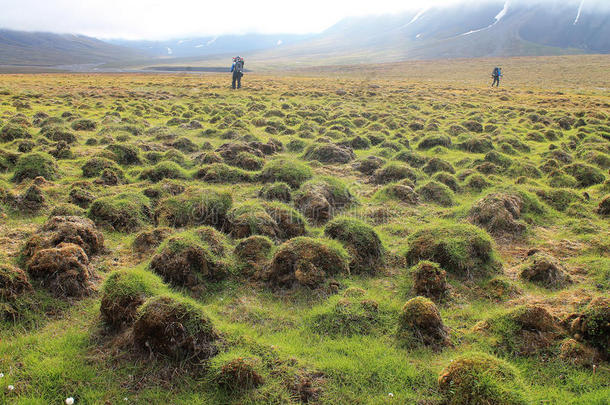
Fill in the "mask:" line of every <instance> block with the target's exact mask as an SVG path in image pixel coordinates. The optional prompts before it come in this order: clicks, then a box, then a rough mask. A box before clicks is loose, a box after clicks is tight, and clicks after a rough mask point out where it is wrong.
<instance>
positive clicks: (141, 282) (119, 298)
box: [100, 269, 166, 329]
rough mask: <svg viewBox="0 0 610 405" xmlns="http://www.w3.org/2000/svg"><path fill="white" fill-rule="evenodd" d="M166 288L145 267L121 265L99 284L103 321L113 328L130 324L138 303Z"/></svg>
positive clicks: (133, 318)
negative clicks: (101, 284) (131, 267)
mask: <svg viewBox="0 0 610 405" xmlns="http://www.w3.org/2000/svg"><path fill="white" fill-rule="evenodd" d="M165 289H166V287H165V285H164V284H163V282H162V281H161V279H160V278H158V277H157V276H156V275H154V274H152V273H150V272H148V271H146V270H142V269H124V270H118V271H114V272H112V273H110V275H109V276H108V278H106V281H105V282H104V285H103V287H102V301H101V304H100V312H101V315H102V321H104V323H105V324H106V325H108V326H110V327H112V328H115V329H119V328H121V327H123V326H129V325H131V324H133V321H134V320H135V318H136V314H137V311H138V308H139V307H140V305H142V304H143V303H144V301H145V300H146V299H147V298H149V297H152V296H154V295H157V294H159V293H161V292H163V291H164V290H165Z"/></svg>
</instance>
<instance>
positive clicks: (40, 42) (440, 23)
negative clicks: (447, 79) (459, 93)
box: [0, 0, 610, 68]
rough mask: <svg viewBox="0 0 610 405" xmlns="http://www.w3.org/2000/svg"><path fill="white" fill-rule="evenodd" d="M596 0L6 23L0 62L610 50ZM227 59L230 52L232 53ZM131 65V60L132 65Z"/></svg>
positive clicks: (322, 59) (327, 59) (360, 58)
mask: <svg viewBox="0 0 610 405" xmlns="http://www.w3.org/2000/svg"><path fill="white" fill-rule="evenodd" d="M602 4H604V3H602V2H598V3H591V2H590V1H589V0H585V1H581V0H557V1H555V2H552V1H551V0H537V1H527V0H478V1H472V0H463V1H462V2H460V3H454V4H453V5H449V6H434V7H427V8H424V9H421V10H413V11H408V12H403V13H398V14H389V15H373V16H364V17H351V18H346V19H344V20H342V21H340V22H338V23H337V24H335V25H334V26H332V27H330V28H329V29H327V30H325V31H324V32H322V33H319V34H312V35H294V34H273V35H263V34H251V35H222V36H218V37H212V36H207V37H193V38H181V39H173V40H166V41H128V40H109V41H101V40H98V39H94V38H89V37H86V36H82V35H60V34H48V33H27V32H19V31H9V30H0V65H2V64H13V65H34V66H52V65H68V64H91V63H113V64H114V66H120V65H121V63H122V62H125V61H136V62H132V63H131V64H130V66H156V65H158V64H159V63H162V64H163V65H169V66H171V65H173V66H193V67H197V66H199V67H209V66H215V67H217V66H225V65H226V64H227V58H228V57H229V56H231V55H235V54H240V55H243V56H245V57H246V58H247V60H248V65H249V67H251V68H253V67H258V66H279V67H282V68H284V67H288V68H290V67H299V66H313V65H329V64H331V65H332V64H358V63H383V62H393V61H405V60H422V59H447V58H474V57H504V56H541V55H561V54H579V53H602V54H606V53H610V4H608V5H607V6H605V7H603V6H600V5H602ZM229 62H230V60H229ZM125 66H126V65H125Z"/></svg>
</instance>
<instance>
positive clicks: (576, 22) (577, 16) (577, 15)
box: [573, 0, 585, 25]
mask: <svg viewBox="0 0 610 405" xmlns="http://www.w3.org/2000/svg"><path fill="white" fill-rule="evenodd" d="M584 5H585V0H582V1H581V2H580V6H579V7H578V13H577V14H576V19H575V20H574V24H573V25H576V24H578V20H580V13H582V6H584Z"/></svg>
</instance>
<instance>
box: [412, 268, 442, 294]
mask: <svg viewBox="0 0 610 405" xmlns="http://www.w3.org/2000/svg"><path fill="white" fill-rule="evenodd" d="M411 274H412V277H413V291H414V292H415V294H417V295H419V296H422V297H427V298H430V299H433V300H440V299H442V298H443V297H445V296H446V295H447V292H448V288H449V285H448V284H447V272H446V271H445V270H443V269H441V268H440V267H439V265H438V264H436V263H434V262H429V261H427V260H423V261H421V262H419V263H417V264H416V265H415V266H414V267H413V268H412V269H411Z"/></svg>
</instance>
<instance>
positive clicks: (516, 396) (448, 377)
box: [439, 352, 529, 405]
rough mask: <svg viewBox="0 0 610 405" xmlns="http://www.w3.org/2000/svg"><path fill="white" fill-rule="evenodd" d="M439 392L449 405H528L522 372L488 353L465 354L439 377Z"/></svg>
mask: <svg viewBox="0 0 610 405" xmlns="http://www.w3.org/2000/svg"><path fill="white" fill-rule="evenodd" d="M439 387H440V391H441V393H442V394H443V396H444V397H445V400H446V403H447V404H448V405H471V404H495V405H526V404H528V403H529V402H528V401H527V399H526V395H525V392H524V388H523V383H522V382H521V378H520V375H519V372H518V371H517V370H516V369H515V368H514V367H512V366H511V365H510V364H508V363H507V362H505V361H503V360H500V359H498V358H496V357H494V356H491V355H489V354H485V353H477V352H473V353H465V354H462V355H461V356H459V357H457V358H456V359H454V360H453V361H452V362H451V363H450V364H449V365H448V366H447V367H446V368H445V369H444V370H443V371H442V372H441V374H440V377H439Z"/></svg>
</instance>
